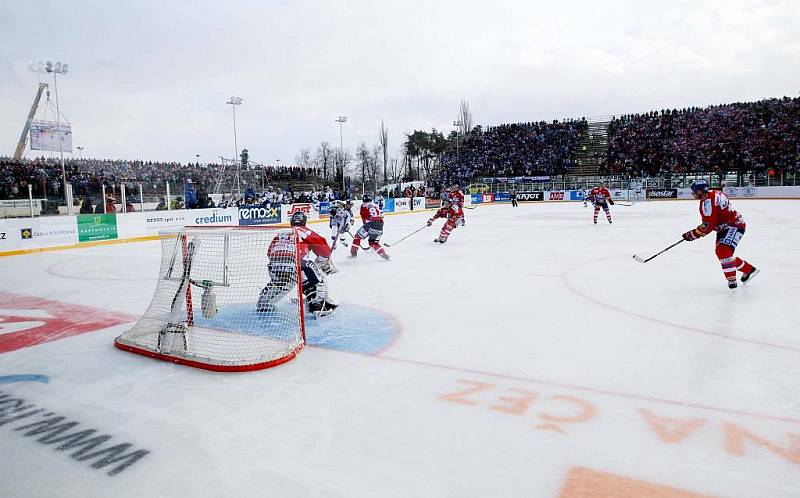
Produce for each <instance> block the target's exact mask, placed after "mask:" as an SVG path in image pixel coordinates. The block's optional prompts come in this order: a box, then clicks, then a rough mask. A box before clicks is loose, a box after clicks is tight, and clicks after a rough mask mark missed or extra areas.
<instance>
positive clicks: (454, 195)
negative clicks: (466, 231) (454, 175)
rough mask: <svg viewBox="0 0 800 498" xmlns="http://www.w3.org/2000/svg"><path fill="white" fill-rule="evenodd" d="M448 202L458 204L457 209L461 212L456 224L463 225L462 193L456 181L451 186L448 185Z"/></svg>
mask: <svg viewBox="0 0 800 498" xmlns="http://www.w3.org/2000/svg"><path fill="white" fill-rule="evenodd" d="M450 202H451V203H452V204H455V205H456V206H458V210H459V211H460V212H461V217H460V218H459V220H458V224H460V225H461V226H462V227H463V226H464V224H465V221H464V194H463V193H462V192H461V187H459V186H458V184H457V183H454V184H453V186H452V187H450Z"/></svg>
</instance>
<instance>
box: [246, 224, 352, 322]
mask: <svg viewBox="0 0 800 498" xmlns="http://www.w3.org/2000/svg"><path fill="white" fill-rule="evenodd" d="M306 221H307V218H306V215H305V214H304V213H301V212H297V213H294V214H292V218H291V220H290V222H289V223H290V224H291V226H293V227H295V231H296V233H297V242H296V243H297V252H298V253H299V254H298V255H299V257H300V270H301V272H302V279H301V281H302V287H303V288H302V291H303V296H304V297H305V299H306V303H307V308H308V310H309V311H310V312H312V313H313V314H314V316H315V317H317V318H321V317H323V316H327V315H330V314H331V313H333V310H335V309H336V307H337V306H338V304H336V303H334V302H332V301H331V300H330V298H329V297H328V285H327V284H326V283H325V275H329V274H331V273H336V271H337V270H336V267H335V266H333V262H332V261H331V259H330V257H331V248H330V247H328V243H327V242H326V241H325V239H324V238H323V237H322V236H321V235H319V234H318V233H316V232H315V231H313V230H311V229H310V228H308V227H306ZM309 252H312V253H314V254H315V255H316V256H317V259H316V261H311V260H310V259H308V258H306V256H307V255H309ZM267 253H268V254H269V260H270V263H269V266H268V269H269V276H270V282H269V283H268V284H267V286H266V287H264V289H262V290H261V295H260V296H259V297H258V303H257V304H256V310H257V311H260V312H268V311H271V310H273V309H275V305H276V304H277V303H278V301H280V300H281V299H282V298H283V297H284V296H286V294H288V293H289V292H290V291H291V290H292V289H294V288H295V285H296V284H297V264H296V263H294V262H293V260H294V254H295V240H294V237H293V236H292V234H291V233H288V232H283V233H281V234H279V235H278V236H277V237H275V239H273V240H272V242H271V243H270V245H269V248H268V249H267Z"/></svg>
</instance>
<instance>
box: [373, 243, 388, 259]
mask: <svg viewBox="0 0 800 498" xmlns="http://www.w3.org/2000/svg"><path fill="white" fill-rule="evenodd" d="M369 246H370V247H371V248H372V249H373V250H374V251H375V252H376V253H378V255H379V256H381V257H384V255H385V254H386V251H385V250H384V249H383V246H382V245H380V244H379V243H377V242H373V241H371V240H370V241H369Z"/></svg>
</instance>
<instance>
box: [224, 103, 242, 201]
mask: <svg viewBox="0 0 800 498" xmlns="http://www.w3.org/2000/svg"><path fill="white" fill-rule="evenodd" d="M225 103H226V104H228V105H230V106H231V110H232V111H233V165H234V166H235V167H236V177H235V180H234V183H235V184H236V191H237V193H238V194H241V192H242V186H241V180H240V178H239V166H240V164H241V163H239V160H238V158H239V143H238V141H237V137H236V106H237V105H242V98H241V97H234V96H231V98H229V99H228V101H227V102H225Z"/></svg>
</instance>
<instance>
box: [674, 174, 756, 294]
mask: <svg viewBox="0 0 800 498" xmlns="http://www.w3.org/2000/svg"><path fill="white" fill-rule="evenodd" d="M692 196H694V198H695V199H697V200H699V201H700V218H701V220H702V223H700V225H698V227H697V228H695V229H693V230H689V231H688V232H686V233H684V234H683V239H684V240H686V241H692V240H696V239H699V238H700V237H705V236H706V235H708V234H709V233H711V232H712V231H716V232H717V246H716V253H717V258H718V259H719V262H720V264H721V265H722V272H723V273H724V274H725V278H726V279H727V280H728V288H729V289H735V288H736V287H738V284H737V283H736V272H737V271H740V272H742V283H743V284H745V285H747V284H748V283H749V282H750V281H751V280H753V278H754V277H755V276H756V275H758V273H759V270H758V269H756V267H754V266H753V265H751V264H750V263H748V262H747V261H745V260H743V259H740V258H736V257H734V256H733V252H734V251H735V250H736V246H737V245H738V244H739V241H741V240H742V236H743V235H744V230H745V227H746V225H745V222H744V219H743V218H742V215H740V214H739V213H737V212H736V210H735V209H733V208H732V207H731V203H730V200H729V199H728V196H727V195H725V194H724V193H722V192H720V191H718V190H709V188H708V182H707V181H705V180H697V181H695V182H694V183H692Z"/></svg>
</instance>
